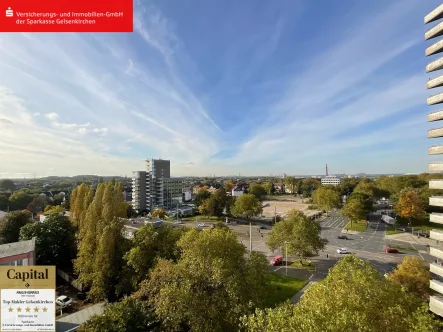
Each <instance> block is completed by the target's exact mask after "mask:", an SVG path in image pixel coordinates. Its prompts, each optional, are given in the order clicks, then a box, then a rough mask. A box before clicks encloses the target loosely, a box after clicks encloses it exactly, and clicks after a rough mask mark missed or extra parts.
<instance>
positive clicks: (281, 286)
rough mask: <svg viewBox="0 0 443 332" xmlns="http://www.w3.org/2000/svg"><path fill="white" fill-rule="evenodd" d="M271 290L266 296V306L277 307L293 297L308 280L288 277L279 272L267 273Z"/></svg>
mask: <svg viewBox="0 0 443 332" xmlns="http://www.w3.org/2000/svg"><path fill="white" fill-rule="evenodd" d="M267 278H268V281H269V282H270V285H269V292H268V294H267V296H266V300H265V304H266V307H275V306H276V305H278V304H279V303H282V302H284V301H286V300H288V299H290V298H291V297H293V296H294V295H295V294H296V293H297V292H298V291H299V290H300V289H302V288H303V286H304V285H306V283H307V282H308V281H307V280H300V279H297V278H291V277H287V276H284V275H281V274H277V273H268V275H267Z"/></svg>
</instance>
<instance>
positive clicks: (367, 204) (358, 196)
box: [346, 192, 374, 214]
mask: <svg viewBox="0 0 443 332" xmlns="http://www.w3.org/2000/svg"><path fill="white" fill-rule="evenodd" d="M353 200H357V201H359V202H360V203H362V204H363V208H364V210H365V213H366V214H368V213H370V212H372V211H373V210H374V200H373V199H371V198H370V197H369V196H368V195H366V194H364V193H361V192H353V193H352V194H351V195H350V196H349V197H348V198H347V200H346V202H350V201H353Z"/></svg>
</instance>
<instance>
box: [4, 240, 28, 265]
mask: <svg viewBox="0 0 443 332" xmlns="http://www.w3.org/2000/svg"><path fill="white" fill-rule="evenodd" d="M0 265H11V266H28V265H35V237H34V238H32V239H31V240H27V241H20V242H12V243H6V244H2V245H0Z"/></svg>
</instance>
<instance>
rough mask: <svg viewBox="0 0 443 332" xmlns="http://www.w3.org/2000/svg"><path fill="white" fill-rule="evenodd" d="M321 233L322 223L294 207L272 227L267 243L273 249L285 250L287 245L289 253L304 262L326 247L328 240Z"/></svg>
mask: <svg viewBox="0 0 443 332" xmlns="http://www.w3.org/2000/svg"><path fill="white" fill-rule="evenodd" d="M320 235H321V226H320V224H319V223H318V222H315V221H311V220H309V219H308V218H306V216H305V215H304V214H303V213H302V212H300V211H298V210H295V209H294V210H291V211H289V212H288V215H287V217H286V218H285V219H284V220H282V221H280V222H278V223H277V224H276V225H275V226H274V227H273V228H272V231H271V232H270V233H269V234H268V240H267V245H268V246H269V248H270V249H271V250H272V251H275V250H277V249H281V250H283V249H285V246H287V250H288V254H290V255H295V256H298V257H299V259H300V262H302V260H303V259H305V258H306V257H310V256H312V255H313V254H318V252H319V250H323V249H324V248H325V246H326V244H327V243H328V241H327V240H326V239H323V238H321V237H320Z"/></svg>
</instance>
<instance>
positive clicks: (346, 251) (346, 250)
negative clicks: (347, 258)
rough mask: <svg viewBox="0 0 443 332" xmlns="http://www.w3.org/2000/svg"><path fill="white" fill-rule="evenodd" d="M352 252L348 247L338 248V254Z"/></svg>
mask: <svg viewBox="0 0 443 332" xmlns="http://www.w3.org/2000/svg"><path fill="white" fill-rule="evenodd" d="M349 253H350V252H349V251H348V249H346V248H339V249H337V254H349Z"/></svg>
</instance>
